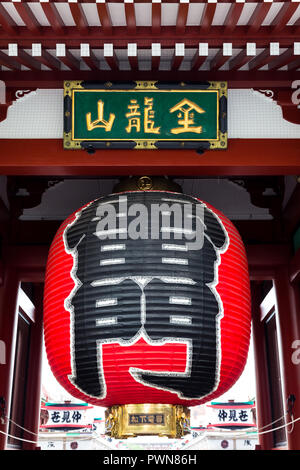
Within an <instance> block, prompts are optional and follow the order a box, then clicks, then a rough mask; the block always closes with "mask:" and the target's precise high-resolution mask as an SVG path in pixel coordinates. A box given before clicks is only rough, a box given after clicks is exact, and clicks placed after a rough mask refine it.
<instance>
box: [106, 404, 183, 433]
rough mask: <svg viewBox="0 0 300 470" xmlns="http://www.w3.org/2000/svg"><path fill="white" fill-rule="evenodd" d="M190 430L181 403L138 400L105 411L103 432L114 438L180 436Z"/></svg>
mask: <svg viewBox="0 0 300 470" xmlns="http://www.w3.org/2000/svg"><path fill="white" fill-rule="evenodd" d="M189 432H190V410H189V408H187V407H185V406H182V405H166V404H157V403H153V404H151V403H140V404H130V405H115V406H111V407H110V408H108V409H107V410H106V411H105V433H106V434H108V435H109V436H111V437H113V438H115V439H126V438H128V437H136V436H145V435H152V436H153V435H155V436H165V437H169V438H173V439H174V438H180V437H183V436H184V435H185V434H188V433H189Z"/></svg>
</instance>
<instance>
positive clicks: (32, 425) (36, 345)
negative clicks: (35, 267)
mask: <svg viewBox="0 0 300 470" xmlns="http://www.w3.org/2000/svg"><path fill="white" fill-rule="evenodd" d="M35 292H36V296H35V301H34V303H35V323H34V324H32V327H31V328H32V330H31V341H30V356H29V370H28V381H27V390H26V414H25V417H24V427H25V428H26V429H28V430H29V431H31V432H32V433H35V435H34V434H31V433H29V432H26V431H24V439H27V440H29V441H34V443H30V442H24V443H23V446H22V448H23V449H24V450H34V449H35V448H36V446H37V441H38V437H37V434H38V432H39V425H40V404H41V375H42V346H43V285H42V284H36V285H35Z"/></svg>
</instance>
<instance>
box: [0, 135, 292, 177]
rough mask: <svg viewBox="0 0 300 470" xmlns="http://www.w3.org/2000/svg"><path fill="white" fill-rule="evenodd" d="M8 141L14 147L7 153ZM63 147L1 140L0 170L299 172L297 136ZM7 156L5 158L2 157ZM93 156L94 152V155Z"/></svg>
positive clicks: (57, 172)
mask: <svg viewBox="0 0 300 470" xmlns="http://www.w3.org/2000/svg"><path fill="white" fill-rule="evenodd" d="M12 145H13V149H14V151H13V152H11V149H12ZM100 154H101V158H96V157H97V155H98V153H96V154H94V155H89V154H88V153H87V152H85V151H84V150H70V151H66V150H64V149H63V145H62V140H61V139H40V140H39V139H14V140H10V139H1V152H0V174H3V175H31V176H37V175H51V176H52V177H53V176H79V175H80V176H85V175H90V176H93V175H102V176H121V175H128V174H135V175H143V174H149V175H162V174H168V175H170V176H175V175H177V176H178V175H180V176H200V175H205V176H212V175H214V176H216V175H218V176H231V177H232V176H234V175H238V176H240V175H245V176H246V175H293V174H299V172H300V161H299V139H230V140H229V146H228V149H227V150H226V151H221V150H210V151H207V153H205V154H204V155H202V156H199V155H198V154H197V153H196V152H195V151H192V150H186V149H181V150H173V149H170V150H162V151H160V152H156V151H155V150H135V151H132V150H106V151H103V150H102V151H100V152H99V155H100ZM7 155H10V158H9V159H8V158H7ZM95 155H96V156H95Z"/></svg>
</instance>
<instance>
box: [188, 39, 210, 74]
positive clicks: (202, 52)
mask: <svg viewBox="0 0 300 470" xmlns="http://www.w3.org/2000/svg"><path fill="white" fill-rule="evenodd" d="M207 56H208V44H206V43H204V44H199V46H198V49H197V51H196V53H195V55H194V57H193V58H192V61H191V71H192V72H194V71H197V70H199V68H200V67H201V65H202V64H204V62H205V61H206V59H207Z"/></svg>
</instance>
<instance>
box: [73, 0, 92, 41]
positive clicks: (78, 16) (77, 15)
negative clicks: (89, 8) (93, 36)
mask: <svg viewBox="0 0 300 470" xmlns="http://www.w3.org/2000/svg"><path fill="white" fill-rule="evenodd" d="M69 7H70V10H71V13H72V16H73V19H74V22H75V24H76V28H77V29H78V31H79V32H80V34H88V33H89V25H88V22H87V19H86V16H85V13H84V11H83V8H82V4H81V3H78V2H76V3H73V2H70V3H69Z"/></svg>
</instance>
